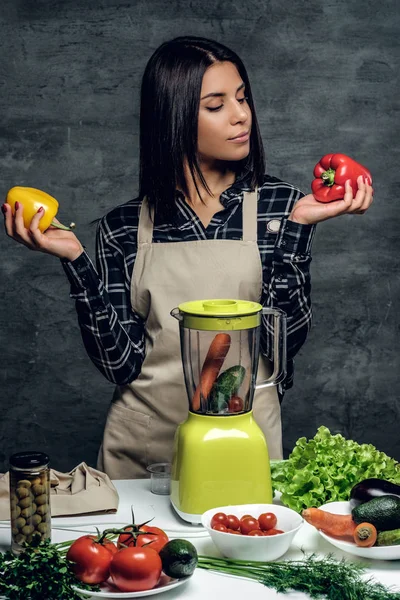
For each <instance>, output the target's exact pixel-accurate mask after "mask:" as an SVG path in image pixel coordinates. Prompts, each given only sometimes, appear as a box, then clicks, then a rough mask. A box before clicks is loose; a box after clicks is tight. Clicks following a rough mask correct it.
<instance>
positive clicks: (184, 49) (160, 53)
mask: <svg viewBox="0 0 400 600" xmlns="http://www.w3.org/2000/svg"><path fill="white" fill-rule="evenodd" d="M223 61H226V62H231V63H233V64H234V65H235V66H236V68H237V70H238V72H239V74H240V76H241V78H242V79H243V82H244V83H245V85H246V96H247V98H248V101H247V102H248V104H249V107H250V109H251V112H252V130H251V137H250V153H249V155H248V156H247V157H246V159H244V160H242V161H238V162H237V163H234V165H233V167H232V168H233V169H234V170H235V171H236V172H237V171H239V170H241V169H243V168H248V169H250V170H251V171H252V179H251V187H252V188H254V187H255V186H256V185H257V184H258V185H260V184H261V183H262V180H263V177H264V172H265V161H264V150H263V144H262V139H261V135H260V130H259V127H258V122H257V118H256V114H255V110H254V103H253V96H252V93H251V88H250V82H249V78H248V75H247V72H246V69H245V66H244V64H243V63H242V61H241V59H240V58H239V56H238V55H237V54H236V53H235V52H233V51H232V50H230V49H229V48H227V47H226V46H223V45H222V44H220V43H218V42H215V41H213V40H208V39H205V38H201V37H196V36H190V37H186V36H185V37H177V38H175V39H173V40H170V41H168V42H165V43H163V44H162V45H161V46H160V47H159V48H158V49H157V50H156V51H155V52H154V54H153V55H152V57H151V58H150V60H149V62H148V63H147V66H146V69H145V71H144V74H143V79H142V86H141V107H140V184H139V186H140V187H139V196H140V198H144V196H147V198H148V201H149V205H150V207H153V208H154V209H155V213H156V215H157V216H158V217H160V218H161V219H162V220H165V219H168V217H169V218H170V217H171V216H172V215H173V214H174V213H175V210H176V205H175V196H176V188H177V186H179V187H180V189H182V190H183V192H184V193H185V195H188V188H187V182H186V180H185V175H184V168H183V167H184V161H185V159H187V163H188V167H189V170H190V173H191V175H192V177H193V180H194V182H195V183H196V179H195V177H196V176H197V177H198V179H199V180H200V181H201V182H202V184H203V185H204V186H205V189H208V188H207V184H206V182H205V180H204V177H203V175H202V173H201V171H200V167H199V164H198V160H197V126H198V113H199V105H200V93H201V86H202V80H203V75H204V73H205V71H206V70H207V69H208V67H209V66H211V65H212V64H214V63H215V62H223ZM232 164H233V163H232ZM196 188H197V186H196ZM197 191H198V190H197ZM208 191H209V190H208Z"/></svg>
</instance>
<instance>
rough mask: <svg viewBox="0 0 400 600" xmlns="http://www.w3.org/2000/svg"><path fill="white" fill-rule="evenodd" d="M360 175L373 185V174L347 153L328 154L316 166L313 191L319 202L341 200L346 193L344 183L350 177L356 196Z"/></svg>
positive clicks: (312, 185)
mask: <svg viewBox="0 0 400 600" xmlns="http://www.w3.org/2000/svg"><path fill="white" fill-rule="evenodd" d="M360 175H362V176H363V177H364V178H365V180H366V181H368V183H369V184H370V185H372V176H371V173H370V171H369V170H368V169H367V168H366V167H363V166H362V165H360V164H359V163H358V162H356V161H355V160H353V159H352V158H350V157H349V156H346V154H326V155H325V156H323V157H322V158H321V160H320V161H319V163H317V164H316V165H315V167H314V177H315V179H314V181H312V182H311V189H312V193H313V195H314V197H315V198H316V199H317V200H318V201H319V202H333V201H334V200H341V199H342V198H343V197H344V194H345V185H344V184H345V182H346V181H347V179H350V181H351V187H352V188H353V196H355V195H356V193H357V190H358V184H357V177H359V176H360Z"/></svg>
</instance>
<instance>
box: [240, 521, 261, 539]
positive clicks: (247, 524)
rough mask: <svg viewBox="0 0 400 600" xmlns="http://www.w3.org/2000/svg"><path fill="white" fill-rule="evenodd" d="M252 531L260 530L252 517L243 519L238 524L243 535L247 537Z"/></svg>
mask: <svg viewBox="0 0 400 600" xmlns="http://www.w3.org/2000/svg"><path fill="white" fill-rule="evenodd" d="M253 529H260V526H259V525H258V521H257V519H255V518H254V517H247V519H243V520H242V521H241V522H240V531H241V532H242V533H243V534H244V535H247V534H248V533H249V532H250V531H253Z"/></svg>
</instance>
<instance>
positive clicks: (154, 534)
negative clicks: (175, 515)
mask: <svg viewBox="0 0 400 600" xmlns="http://www.w3.org/2000/svg"><path fill="white" fill-rule="evenodd" d="M125 530H126V531H128V532H130V531H133V529H132V526H131V525H130V526H128V527H125ZM139 531H142V532H145V533H141V534H140V535H138V536H137V538H136V543H135V536H134V535H132V534H131V533H121V535H120V536H119V538H118V542H117V545H118V548H124V547H125V546H128V547H131V546H136V547H138V548H141V547H142V546H145V545H146V544H149V547H151V548H153V550H155V551H156V552H160V550H161V548H163V547H164V546H165V544H166V543H167V542H169V538H168V536H167V534H166V533H165V531H163V530H162V529H160V528H159V527H149V526H147V525H142V527H141V528H140V530H139ZM150 542H151V544H150Z"/></svg>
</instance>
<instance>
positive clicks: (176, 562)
mask: <svg viewBox="0 0 400 600" xmlns="http://www.w3.org/2000/svg"><path fill="white" fill-rule="evenodd" d="M160 558H161V562H162V568H163V571H164V573H165V574H166V575H168V576H169V577H174V578H176V579H181V578H182V577H188V576H189V575H192V574H193V571H194V570H195V568H196V567H197V563H198V555H197V550H196V548H195V547H194V546H193V544H192V543H191V542H189V541H188V540H181V539H175V540H170V541H169V542H167V543H166V544H165V546H163V547H162V548H161V550H160Z"/></svg>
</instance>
